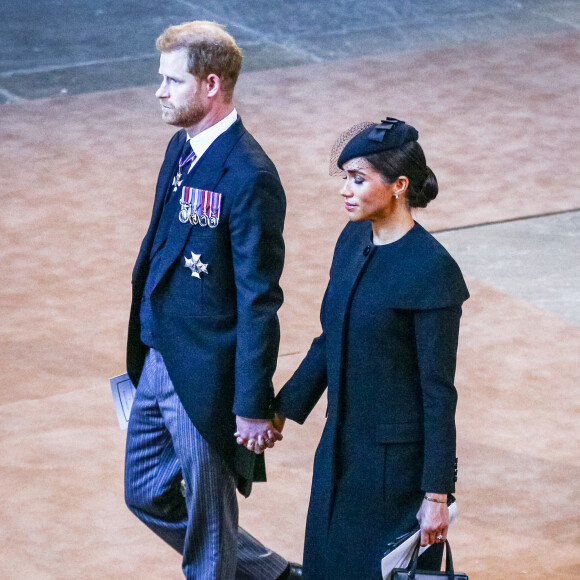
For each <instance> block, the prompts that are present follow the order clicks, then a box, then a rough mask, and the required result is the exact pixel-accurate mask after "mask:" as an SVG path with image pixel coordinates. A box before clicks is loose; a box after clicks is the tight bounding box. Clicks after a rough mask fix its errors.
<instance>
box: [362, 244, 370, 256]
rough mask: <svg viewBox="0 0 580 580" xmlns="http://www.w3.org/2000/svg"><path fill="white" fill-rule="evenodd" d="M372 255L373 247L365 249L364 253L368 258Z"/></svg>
mask: <svg viewBox="0 0 580 580" xmlns="http://www.w3.org/2000/svg"><path fill="white" fill-rule="evenodd" d="M370 253H371V247H370V246H367V247H366V248H365V249H364V251H363V254H364V255H365V256H368V255H369V254H370Z"/></svg>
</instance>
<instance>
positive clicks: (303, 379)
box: [274, 295, 327, 424]
mask: <svg viewBox="0 0 580 580" xmlns="http://www.w3.org/2000/svg"><path fill="white" fill-rule="evenodd" d="M325 305H326V295H325V298H324V300H323V301H322V308H321V312H320V318H321V321H322V324H323V329H324V313H325ZM326 368H327V367H326V333H325V331H324V330H323V331H322V334H321V335H320V336H318V337H317V338H315V339H314V340H313V341H312V345H311V346H310V350H309V351H308V353H307V354H306V356H305V357H304V360H303V361H302V362H301V363H300V366H299V367H298V369H297V370H296V372H295V373H294V374H293V375H292V377H291V378H290V380H289V381H288V382H287V383H286V384H285V385H284V387H282V390H281V391H280V392H279V393H278V396H277V397H276V400H275V402H274V409H275V410H276V412H279V413H282V414H283V415H284V416H285V417H288V418H289V419H292V420H293V421H296V422H297V423H300V424H302V423H304V421H306V418H307V417H308V415H309V414H310V412H311V411H312V409H314V407H315V406H316V403H318V400H319V399H320V397H321V396H322V394H323V393H324V391H325V390H326V387H327V374H326Z"/></svg>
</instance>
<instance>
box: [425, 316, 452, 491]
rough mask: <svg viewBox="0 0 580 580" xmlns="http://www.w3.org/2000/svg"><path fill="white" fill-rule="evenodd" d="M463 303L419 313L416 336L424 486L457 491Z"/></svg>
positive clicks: (435, 489) (428, 489)
mask: <svg viewBox="0 0 580 580" xmlns="http://www.w3.org/2000/svg"><path fill="white" fill-rule="evenodd" d="M460 318H461V306H451V307H447V308H439V309H433V310H419V311H416V313H415V336H416V341H417V359H418V364H419V374H420V380H421V389H422V394H423V412H424V429H425V433H424V437H425V455H424V463H423V478H422V486H421V487H422V489H423V490H424V491H426V492H433V493H451V492H453V491H454V490H455V467H456V463H455V461H456V459H455V452H456V451H455V441H456V435H455V408H456V405H457V391H456V389H455V386H454V380H455V365H456V354H457V343H458V336H459V320H460Z"/></svg>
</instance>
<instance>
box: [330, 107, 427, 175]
mask: <svg viewBox="0 0 580 580" xmlns="http://www.w3.org/2000/svg"><path fill="white" fill-rule="evenodd" d="M417 139H419V133H418V131H417V129H415V127H412V126H411V125H407V123H405V121H399V119H394V118H393V117H387V118H386V119H384V120H383V121H381V122H380V123H379V124H378V125H371V126H370V127H368V128H366V129H364V130H363V131H361V132H360V133H358V134H357V135H355V136H354V137H353V138H352V139H351V140H350V141H349V142H348V143H347V144H346V145H345V146H344V149H343V150H342V152H341V154H340V155H339V157H338V160H337V165H338V166H339V167H340V169H342V166H343V165H344V164H345V163H346V162H347V161H349V160H350V159H354V158H356V157H367V156H369V155H373V154H374V153H380V152H381V151H387V150H389V149H397V148H398V147H401V146H402V145H404V144H405V143H409V142H410V141H417Z"/></svg>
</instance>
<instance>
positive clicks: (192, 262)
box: [183, 252, 207, 280]
mask: <svg viewBox="0 0 580 580" xmlns="http://www.w3.org/2000/svg"><path fill="white" fill-rule="evenodd" d="M183 257H184V258H185V267H186V268H189V269H190V270H191V275H192V276H195V277H196V278H199V279H200V280H201V276H200V274H207V264H204V263H203V262H202V261H201V254H194V253H193V252H191V258H188V257H187V256H183Z"/></svg>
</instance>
